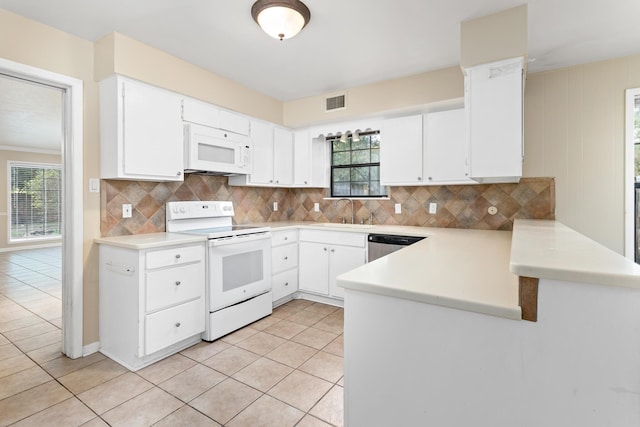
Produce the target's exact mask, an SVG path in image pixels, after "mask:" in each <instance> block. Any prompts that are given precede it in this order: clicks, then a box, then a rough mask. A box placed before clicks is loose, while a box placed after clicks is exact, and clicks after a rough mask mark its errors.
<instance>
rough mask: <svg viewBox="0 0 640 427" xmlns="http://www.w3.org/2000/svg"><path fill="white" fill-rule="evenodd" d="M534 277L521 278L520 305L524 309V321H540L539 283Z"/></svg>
mask: <svg viewBox="0 0 640 427" xmlns="http://www.w3.org/2000/svg"><path fill="white" fill-rule="evenodd" d="M539 280H540V279H537V278H533V277H522V276H520V277H519V293H518V299H519V301H518V304H520V308H521V309H522V320H530V321H532V322H537V321H538V281H539Z"/></svg>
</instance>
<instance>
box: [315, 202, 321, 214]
mask: <svg viewBox="0 0 640 427" xmlns="http://www.w3.org/2000/svg"><path fill="white" fill-rule="evenodd" d="M313 211H314V212H320V203H314V204H313Z"/></svg>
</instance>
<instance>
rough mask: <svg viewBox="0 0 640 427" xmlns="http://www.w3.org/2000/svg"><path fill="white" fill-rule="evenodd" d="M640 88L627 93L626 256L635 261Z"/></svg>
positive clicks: (628, 90) (625, 170)
mask: <svg viewBox="0 0 640 427" xmlns="http://www.w3.org/2000/svg"><path fill="white" fill-rule="evenodd" d="M636 97H640V88H634V89H627V90H626V93H625V149H624V150H625V162H624V164H625V168H624V255H625V256H626V257H627V258H629V259H630V260H632V261H635V240H636V239H635V233H636V226H635V191H636V190H635V150H634V144H635V141H634V140H633V130H634V117H633V109H634V104H635V99H636Z"/></svg>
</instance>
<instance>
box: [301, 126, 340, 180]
mask: <svg viewBox="0 0 640 427" xmlns="http://www.w3.org/2000/svg"><path fill="white" fill-rule="evenodd" d="M328 149H329V144H328V143H327V142H326V141H325V139H324V138H311V135H310V132H309V129H302V130H297V131H295V132H294V133H293V186H294V187H311V188H328V187H329V179H330V173H331V172H330V163H329V154H328Z"/></svg>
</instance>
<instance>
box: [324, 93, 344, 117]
mask: <svg viewBox="0 0 640 427" xmlns="http://www.w3.org/2000/svg"><path fill="white" fill-rule="evenodd" d="M345 108H347V95H346V94H344V93H343V94H342V95H336V96H332V97H330V98H326V99H325V110H324V111H325V112H327V113H328V112H329V111H336V110H344V109H345Z"/></svg>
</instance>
